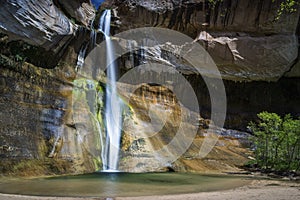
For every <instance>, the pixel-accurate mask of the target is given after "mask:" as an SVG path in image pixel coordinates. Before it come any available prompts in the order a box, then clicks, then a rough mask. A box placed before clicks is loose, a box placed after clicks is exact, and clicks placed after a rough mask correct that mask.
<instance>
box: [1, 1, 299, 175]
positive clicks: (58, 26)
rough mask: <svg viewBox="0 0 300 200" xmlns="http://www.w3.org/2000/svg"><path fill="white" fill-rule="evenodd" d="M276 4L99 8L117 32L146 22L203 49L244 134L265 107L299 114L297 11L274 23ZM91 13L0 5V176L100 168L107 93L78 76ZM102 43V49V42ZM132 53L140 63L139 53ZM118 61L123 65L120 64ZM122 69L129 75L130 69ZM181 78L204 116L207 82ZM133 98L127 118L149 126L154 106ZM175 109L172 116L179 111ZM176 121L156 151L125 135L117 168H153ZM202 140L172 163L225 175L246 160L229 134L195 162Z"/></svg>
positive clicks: (154, 91)
mask: <svg viewBox="0 0 300 200" xmlns="http://www.w3.org/2000/svg"><path fill="white" fill-rule="evenodd" d="M279 3H280V1H275V3H272V0H264V1H259V0H255V1H251V0H223V1H222V3H218V4H217V5H216V6H215V8H214V9H211V8H209V7H208V4H207V3H206V1H203V0H194V1H185V0H173V1H169V0H164V1H155V0H147V1H144V0H126V1H121V0H114V1H113V0H108V1H106V2H105V3H104V5H103V7H109V8H113V9H114V10H115V12H114V13H115V16H114V20H113V25H114V27H113V31H114V33H119V32H122V31H125V30H128V29H132V28H137V27H144V26H154V27H164V28H169V29H174V30H177V31H180V32H182V33H184V34H187V35H188V36H190V37H192V38H193V39H195V41H197V42H199V43H200V44H202V45H203V46H204V47H205V48H206V49H207V51H208V52H209V53H210V54H211V56H212V57H213V58H214V60H215V62H216V63H217V65H218V67H219V70H220V72H221V73H222V76H223V78H224V79H226V80H225V81H224V83H225V88H226V91H227V97H228V115H227V120H226V127H228V128H236V129H242V130H245V129H246V125H247V123H248V121H249V120H251V119H254V118H255V115H256V113H258V112H260V111H262V110H268V111H273V112H278V113H286V112H288V113H292V114H294V115H297V114H298V115H299V113H300V110H299V109H300V108H299V106H298V104H299V101H300V95H299V94H300V86H299V83H300V82H299V75H297V73H298V72H299V69H298V68H299V63H298V64H297V65H295V67H294V68H292V66H293V65H294V63H295V62H296V61H297V56H298V46H299V42H298V35H299V25H298V24H299V11H300V9H298V11H297V12H295V13H292V14H284V15H283V16H281V18H280V19H279V20H278V21H276V20H275V21H274V19H275V16H276V11H277V9H278V5H279ZM103 7H102V8H103ZM95 12H96V11H95V10H94V8H93V7H92V5H91V3H90V1H89V0H72V1H64V0H53V1H52V0H43V1H27V0H21V1H16V0H7V1H2V2H1V7H0V30H1V32H3V33H4V34H1V35H0V43H1V45H2V46H3V48H2V49H1V50H0V52H1V54H3V55H1V57H0V94H1V95H0V110H1V113H0V122H1V123H0V133H1V136H0V157H1V163H0V171H2V172H21V173H22V172H23V171H24V173H25V175H28V174H26V172H27V171H28V169H30V168H31V167H33V168H32V169H33V170H37V172H36V173H38V174H47V173H51V172H52V173H53V172H54V173H61V172H63V173H83V172H93V171H95V170H97V169H99V168H100V167H101V159H100V155H99V152H100V149H101V147H100V144H99V131H101V128H100V129H99V126H102V125H101V124H100V125H99V123H100V122H101V119H99V115H101V106H103V99H102V93H103V88H102V85H100V84H99V83H98V82H97V83H95V82H93V81H90V80H86V77H84V76H81V77H80V74H78V73H77V72H76V70H75V66H76V61H77V54H78V53H79V51H80V49H81V48H82V47H87V49H88V51H90V50H91V49H92V48H93V45H92V43H91V41H90V38H94V36H95V35H96V31H94V30H93V28H92V26H90V25H91V22H92V21H93V20H94V18H95ZM96 19H98V17H96ZM96 21H97V20H96ZM297 26H298V28H297ZM95 27H96V26H95ZM297 34H298V35H297ZM98 35H100V33H98ZM101 36H102V35H101ZM99 38H100V39H99ZM15 40H17V42H16V41H15ZM98 40H99V41H98V43H99V42H100V40H102V37H98ZM12 41H13V42H12ZM24 41H25V42H24ZM29 44H30V45H29ZM165 46H166V45H165ZM168 47H169V50H170V52H171V51H172V50H174V49H178V48H179V47H178V46H176V44H168ZM150 50H151V51H150V53H151V55H159V56H158V58H159V59H157V60H159V61H160V62H164V61H166V60H168V59H170V60H172V62H169V63H171V65H172V66H180V67H182V68H183V69H188V64H187V63H185V62H183V61H182V60H180V59H176V58H174V56H173V55H172V54H171V53H170V54H162V53H161V52H163V51H160V49H159V48H152V49H150ZM33 52H34V53H33ZM196 53H197V52H195V54H196ZM33 54H34V55H33ZM26 56H28V58H27V57H26ZM99 57H101V56H99ZM135 57H136V60H138V59H139V58H140V55H135ZM153 57H154V56H152V58H153ZM125 58H126V56H125ZM122 59H123V60H122ZM122 59H121V60H120V61H119V62H120V63H121V64H124V60H125V59H124V58H122ZM139 62H140V61H138V62H136V63H135V64H137V63H139ZM32 64H34V65H36V66H34V65H32ZM37 66H39V67H37ZM130 67H133V66H129V68H128V69H130ZM45 68H46V69H45ZM50 68H51V69H50ZM52 68H54V69H52ZM122 70H124V71H126V63H125V64H124V66H123V68H122ZM95 71H97V70H95ZM287 71H290V72H289V73H287V74H286V76H287V77H293V78H282V77H283V75H284V74H285V73H286V72H287ZM186 72H187V73H186V74H185V75H186V77H187V80H188V81H189V82H190V83H191V85H192V86H193V89H194V90H195V92H196V93H197V97H198V100H199V102H200V103H199V106H200V109H201V115H202V116H204V117H205V118H210V106H211V105H210V104H211V101H210V98H209V94H208V91H207V87H206V85H205V82H204V81H203V79H202V77H201V76H200V75H199V74H197V73H193V71H188V70H187V71H186ZM75 79H76V80H75ZM278 79H280V80H278ZM74 80H75V81H74ZM232 80H233V81H232ZM248 81H252V82H249V83H248ZM265 81H275V82H273V83H269V82H265ZM146 90H147V92H150V93H151V94H150V95H149V94H148V96H147V97H149V96H150V98H149V99H150V100H149V101H150V103H153V104H157V103H159V104H161V106H162V105H163V103H162V102H160V101H161V99H159V98H157V97H158V96H159V95H158V93H159V92H158V91H162V89H161V88H157V87H156V86H153V87H149V88H148V87H146ZM101 91H102V93H101ZM170 97H172V94H170V93H168V92H164V94H163V95H160V98H163V99H169V100H170V99H173V97H172V98H170ZM135 98H136V100H135V101H133V102H132V103H131V104H132V109H133V110H134V109H135V110H134V111H133V114H132V116H131V117H133V119H136V121H132V120H131V119H132V118H130V117H129V118H128V119H129V122H131V123H132V122H133V123H135V122H136V124H138V125H139V126H137V127H136V128H139V127H140V126H141V125H143V124H144V125H145V124H146V125H147V123H148V122H149V119H148V116H145V113H146V111H145V110H147V109H148V107H149V104H150V103H149V102H146V101H144V99H145V97H144V96H143V94H136V96H135ZM74 103H75V104H76V108H77V110H76V109H74ZM168 103H174V102H172V101H171V102H168ZM156 106H157V105H156ZM172 111H174V112H175V113H176V112H178V109H177V108H173V110H172ZM74 113H77V115H75V116H76V117H74ZM146 114H147V113H146ZM127 117H128V116H127ZM197 117H198V116H197ZM141 119H144V121H145V122H144V121H143V120H141ZM197 119H198V118H197ZM174 121H175V119H172V118H170V119H168V123H167V125H168V126H167V127H166V130H163V131H162V132H161V133H160V135H158V136H157V137H156V138H153V139H152V140H153V141H154V142H153V146H151V145H149V144H151V142H149V141H148V143H145V141H143V140H136V139H135V138H131V137H130V131H127V132H126V131H124V133H123V138H122V140H123V141H122V142H123V144H124V145H123V147H124V148H123V149H122V154H123V156H124V157H123V158H124V159H123V160H121V167H122V169H124V170H128V171H129V170H130V169H132V168H134V167H135V169H137V171H138V170H142V169H146V170H153V169H154V170H158V167H157V166H156V163H154V162H153V166H145V163H148V162H149V160H150V161H153V159H152V157H151V156H149V155H151V151H152V150H153V149H152V148H154V149H155V148H159V147H161V146H162V145H164V144H166V143H167V142H168V141H170V136H172V135H168V134H167V133H168V130H171V129H176V127H173V126H172V124H173V122H174ZM199 123H200V121H199ZM201 123H202V121H201ZM127 125H128V129H129V130H130V129H131V128H132V127H131V126H132V124H130V123H128V124H127ZM205 126H207V124H206V125H205ZM147 127H148V126H146V128H147ZM144 128H145V127H144ZM96 129H97V130H96ZM136 131H137V132H138V131H141V130H136ZM221 133H222V131H221ZM128 135H129V136H128ZM204 136H205V130H202V131H200V132H199V133H198V135H197V137H196V139H195V141H193V143H192V148H191V149H189V151H187V152H186V153H185V154H184V155H183V157H182V158H181V159H180V160H179V161H178V162H177V163H174V165H173V166H172V167H174V168H175V169H178V170H189V171H192V170H203V169H205V170H206V169H208V168H213V166H215V167H216V166H218V167H217V168H219V169H224V170H226V169H228V168H226V165H227V164H228V166H229V169H234V167H235V165H238V164H240V163H242V162H244V161H245V160H246V157H247V154H246V153H247V152H245V150H244V149H240V147H241V146H243V144H241V141H240V140H237V138H236V137H231V136H224V137H221V140H220V141H219V142H218V143H217V147H216V148H214V150H213V151H212V152H211V154H210V155H209V157H208V159H206V160H202V159H200V158H198V157H197V155H196V153H197V148H198V147H199V146H201V144H202V142H203V138H204ZM227 146H230V148H227ZM237 151H239V153H238V154H239V155H237V154H236V152H237ZM220 152H223V153H224V154H223V155H226V156H225V159H226V165H224V164H223V165H222V162H218V161H216V160H217V159H219V158H220V157H221V158H224V156H223V155H222V154H221V156H220ZM222 156H223V157H222ZM216 158H217V159H216ZM236 158H238V159H236ZM151 159H152V160H151ZM32 160H34V162H32ZM234 160H238V162H236V161H234ZM20 161H21V162H20ZM199 166H200V167H199ZM222 167H224V168H222Z"/></svg>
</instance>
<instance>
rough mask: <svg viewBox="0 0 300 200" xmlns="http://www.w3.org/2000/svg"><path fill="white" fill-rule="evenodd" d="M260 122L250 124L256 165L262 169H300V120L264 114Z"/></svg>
mask: <svg viewBox="0 0 300 200" xmlns="http://www.w3.org/2000/svg"><path fill="white" fill-rule="evenodd" d="M257 116H258V118H259V121H258V122H256V123H255V122H250V124H249V129H250V130H251V131H252V132H253V134H254V135H253V138H252V140H253V143H254V146H255V147H254V148H255V150H254V153H255V158H256V164H257V165H258V167H260V168H262V169H267V170H269V169H272V170H279V171H281V170H284V171H290V170H299V169H300V119H293V118H292V117H291V115H286V116H285V117H284V118H281V117H280V116H279V115H277V114H275V113H268V112H262V113H259V114H258V115H257Z"/></svg>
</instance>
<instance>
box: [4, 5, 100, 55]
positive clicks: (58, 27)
mask: <svg viewBox="0 0 300 200" xmlns="http://www.w3.org/2000/svg"><path fill="white" fill-rule="evenodd" d="M66 2H67V1H60V3H61V4H62V5H67V6H66V7H64V8H63V9H64V10H66V11H67V12H68V14H69V15H71V16H72V17H74V18H75V19H76V20H77V21H79V22H81V23H82V24H84V25H88V24H89V22H90V21H91V20H92V19H93V18H94V16H95V13H94V8H93V7H92V6H91V4H90V1H83V2H82V1H75V0H74V1H68V3H66ZM1 4H2V5H1V7H0V29H1V31H2V32H5V33H7V34H8V35H9V36H10V39H11V40H13V39H21V40H24V41H26V42H28V43H30V44H33V45H37V46H41V47H44V48H46V49H48V50H49V49H51V50H52V51H55V52H57V51H59V50H61V48H62V47H63V46H65V45H66V44H68V42H69V40H70V38H71V37H72V36H73V34H75V32H76V30H77V25H76V24H75V23H74V22H72V21H71V19H70V18H68V17H67V16H66V13H64V12H63V11H62V9H61V8H60V7H61V6H60V5H57V4H56V3H55V1H52V0H43V1H27V0H20V1H19V0H18V1H17V0H7V1H3V2H2V3H1Z"/></svg>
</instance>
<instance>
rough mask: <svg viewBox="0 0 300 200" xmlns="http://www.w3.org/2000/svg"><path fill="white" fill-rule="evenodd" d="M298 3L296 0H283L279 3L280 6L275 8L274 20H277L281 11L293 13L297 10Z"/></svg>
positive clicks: (273, 0)
mask: <svg viewBox="0 0 300 200" xmlns="http://www.w3.org/2000/svg"><path fill="white" fill-rule="evenodd" d="M276 1H278V0H272V2H273V3H275V2H276ZM298 5H299V2H297V1H296V0H284V1H282V2H281V3H280V7H279V9H278V10H277V16H276V18H275V20H278V19H279V18H280V17H281V16H282V14H283V13H293V12H296V11H297V6H298Z"/></svg>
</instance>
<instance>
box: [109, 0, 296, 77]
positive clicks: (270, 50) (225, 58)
mask: <svg viewBox="0 0 300 200" xmlns="http://www.w3.org/2000/svg"><path fill="white" fill-rule="evenodd" d="M108 2H111V3H112V4H114V5H115V7H116V10H117V14H118V17H119V21H120V22H119V28H117V29H115V31H116V32H121V31H124V30H128V29H133V28H138V27H145V26H155V27H163V28H170V29H174V30H177V31H180V32H182V33H185V34H187V35H188V36H190V37H192V38H194V39H196V40H197V41H198V42H200V43H201V44H202V45H203V46H204V47H205V48H206V49H207V51H208V52H209V53H210V55H211V56H212V58H213V59H214V60H215V62H216V64H217V65H218V67H219V69H220V71H221V73H222V76H223V78H225V79H228V80H235V81H253V80H268V81H276V80H278V79H279V78H280V77H281V76H283V75H284V73H285V72H287V71H289V70H290V69H291V67H292V66H293V65H294V63H295V61H296V60H297V57H298V45H299V43H298V38H297V36H296V30H297V25H298V21H299V13H300V11H299V9H298V11H297V12H295V13H292V14H283V15H282V16H281V17H280V18H279V19H278V20H275V18H276V16H277V10H278V6H279V3H278V2H276V3H274V2H272V0H267V1H264V2H260V1H250V0H242V1H237V0H234V1H229V0H224V1H222V2H221V3H217V4H216V5H215V7H214V8H211V7H209V4H208V3H207V2H206V3H205V1H202V0H199V1H184V0H183V1H155V0H148V1H139V0H128V1H108Z"/></svg>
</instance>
